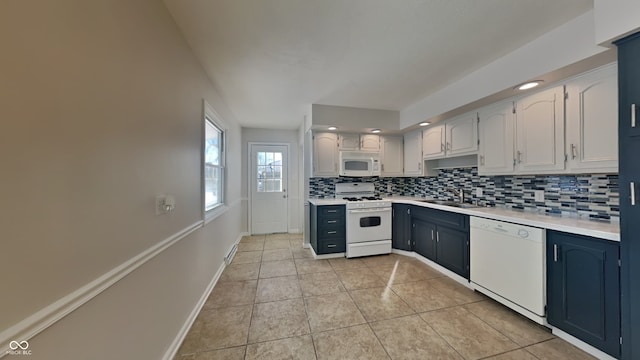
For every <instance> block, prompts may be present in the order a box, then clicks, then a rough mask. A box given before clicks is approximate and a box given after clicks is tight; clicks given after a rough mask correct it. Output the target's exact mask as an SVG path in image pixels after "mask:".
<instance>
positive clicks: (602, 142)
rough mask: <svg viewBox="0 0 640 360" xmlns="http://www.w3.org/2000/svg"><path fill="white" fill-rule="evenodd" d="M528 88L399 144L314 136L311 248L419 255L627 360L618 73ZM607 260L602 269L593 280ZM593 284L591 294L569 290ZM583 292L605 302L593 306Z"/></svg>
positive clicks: (321, 253)
mask: <svg viewBox="0 0 640 360" xmlns="http://www.w3.org/2000/svg"><path fill="white" fill-rule="evenodd" d="M530 89H531V90H530ZM530 89H527V91H524V92H523V93H524V94H523V95H520V94H518V95H516V96H514V97H512V98H508V99H505V100H502V101H499V102H497V103H494V104H488V105H486V106H484V107H482V108H478V109H477V110H475V111H474V110H472V111H471V112H467V113H465V114H462V115H458V116H454V117H452V118H451V119H445V120H444V121H442V122H439V123H437V124H435V125H431V124H429V123H427V122H423V123H421V124H419V125H418V126H419V128H418V129H417V130H413V131H409V132H406V133H404V134H401V135H397V134H393V133H391V134H385V131H384V130H382V129H376V130H373V131H370V132H369V133H361V134H357V133H355V134H354V133H340V128H339V127H337V126H331V127H326V126H325V127H318V129H317V130H314V131H312V132H311V134H307V135H308V137H309V136H310V137H311V141H313V145H314V146H313V158H312V164H309V165H308V167H307V168H310V169H313V176H312V177H309V179H308V182H309V203H310V204H311V205H310V219H309V226H310V227H309V231H308V232H306V233H308V234H309V239H305V241H307V240H308V241H309V243H310V245H311V248H312V249H313V251H314V257H315V258H317V259H322V258H332V257H344V256H346V257H347V258H357V257H360V256H368V255H378V254H387V253H391V252H395V253H399V254H403V255H406V256H411V257H416V258H418V259H419V260H421V261H423V262H424V263H426V264H428V265H430V266H432V267H434V268H436V269H438V270H440V271H442V272H443V273H445V274H447V275H449V276H450V277H451V278H453V279H455V280H457V281H459V282H460V283H462V284H465V285H467V286H469V287H470V288H473V289H475V290H476V291H480V292H482V293H484V294H486V295H488V296H490V297H492V298H494V299H495V300H496V301H498V302H500V303H502V304H504V305H506V306H508V307H510V308H511V309H513V310H515V311H516V312H519V313H520V314H522V315H524V316H526V317H528V318H530V319H531V320H533V321H535V322H537V323H539V324H543V325H548V326H549V327H551V328H552V329H553V332H554V334H558V336H560V337H562V338H564V339H567V340H568V341H570V342H572V343H574V344H579V345H580V347H582V348H583V349H588V350H590V352H591V353H592V354H593V355H595V356H597V357H598V358H608V357H607V356H613V357H618V356H619V355H620V353H619V348H620V343H619V338H620V333H619V329H620V324H619V313H620V308H619V305H616V306H614V307H611V306H612V304H619V303H620V299H619V295H617V294H619V281H618V276H619V275H618V274H619V271H618V264H619V256H618V252H619V249H618V242H619V230H618V229H619V210H618V209H619V195H618V176H617V172H618V168H617V166H618V161H617V157H618V146H617V137H618V131H617V129H618V128H617V120H618V119H617V114H618V104H617V99H618V97H617V67H616V64H615V63H610V64H605V65H603V66H600V67H598V68H596V69H594V70H590V71H588V72H585V73H580V74H578V75H576V76H573V77H570V78H567V79H563V80H561V81H560V82H557V83H553V84H549V85H546V86H544V88H543V89H542V90H537V89H536V90H532V89H533V87H532V88H530ZM514 91H517V90H514ZM317 107H318V108H320V109H321V110H320V111H318V112H317V113H316V112H313V115H314V119H315V118H320V122H321V123H322V121H323V120H324V119H323V118H322V116H323V111H324V112H327V111H331V112H332V116H331V118H332V119H336V118H340V117H336V116H335V113H336V112H339V111H344V112H345V113H346V112H348V114H349V115H347V116H354V117H355V116H357V115H358V114H357V112H358V109H340V108H330V109H327V107H328V106H326V105H322V106H320V105H318V106H317ZM315 108H316V106H315V105H314V106H313V107H312V110H315ZM367 111H372V110H367ZM565 114H566V115H565ZM326 121H329V120H328V119H327V120H326ZM328 129H333V130H329V131H328ZM565 131H566V134H565ZM372 132H373V133H375V134H371V133H372ZM413 139H417V143H418V146H415V144H414V141H413ZM416 159H418V160H417V161H416ZM407 170H408V171H407ZM403 171H404V172H403ZM407 174H408V175H407ZM547 174H548V175H547ZM318 175H319V176H318ZM392 204H393V205H392ZM425 208H427V209H430V210H425ZM328 212H332V213H333V214H329V213H328ZM432 224H433V225H432ZM438 224H439V225H438ZM581 241H582V242H581ZM589 243H592V246H593V247H592V248H589V247H587V245H586V244H589ZM576 246H577V248H575V247H576ZM580 246H584V247H585V248H583V249H582V252H581V251H579V250H581V249H580ZM572 247H574V248H572ZM601 248H605V249H607V248H610V249H609V250H607V253H608V257H607V258H606V261H605V262H604V267H602V266H603V265H602V264H601V263H599V262H595V263H592V265H591V268H592V270H587V268H589V266H590V265H589V264H590V262H589V261H592V260H591V259H589V258H588V256H587V255H588V254H589V253H590V252H596V251H601V250H600V249H601ZM576 249H577V250H576ZM577 253H580V255H577ZM585 256H586V257H585ZM565 257H567V258H566V259H565ZM583 257H584V258H583ZM559 259H560V260H559ZM574 259H575V260H574ZM575 262H577V263H575ZM558 264H559V265H558ZM568 264H571V265H568ZM569 266H571V267H575V268H571V267H569ZM584 272H587V273H588V274H590V275H589V276H590V277H587V278H588V279H589V281H592V284H593V286H594V287H593V288H592V289H589V288H588V287H587V286H584V285H585V283H583V282H580V284H582V286H583V287H582V288H580V287H576V286H578V285H574V284H573V283H571V282H572V281H582V280H580V276H581V274H582V273H584ZM547 274H548V277H547ZM560 274H564V275H562V276H561V275H560ZM584 276H586V275H584ZM565 277H566V278H565ZM560 279H561V280H560ZM598 279H599V280H598ZM560 294H564V295H560ZM568 294H571V295H568ZM584 294H590V296H592V297H594V298H598V299H602V301H601V302H594V303H590V304H589V305H585V304H583V303H582V301H583V299H582V297H583V296H584ZM556 304H557V305H556ZM586 306H589V307H588V308H586ZM578 309H579V310H578ZM600 318H602V319H605V320H604V321H603V322H598V321H596V320H594V319H600ZM596 323H597V324H598V325H595V324H596ZM588 326H592V327H591V328H588ZM565 331H567V332H568V333H567V332H565ZM611 331H613V332H611ZM607 332H609V333H607ZM578 338H579V339H583V341H581V340H578ZM576 340H577V341H576ZM587 342H589V343H590V344H591V345H595V346H597V347H598V348H597V349H596V348H595V347H593V346H591V345H589V344H588V343H587ZM601 350H603V351H605V352H606V353H604V352H601Z"/></svg>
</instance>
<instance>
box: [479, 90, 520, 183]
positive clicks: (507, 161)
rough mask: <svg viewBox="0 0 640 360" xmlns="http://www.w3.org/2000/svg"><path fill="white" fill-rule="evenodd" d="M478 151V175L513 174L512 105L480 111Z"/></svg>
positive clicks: (499, 105)
mask: <svg viewBox="0 0 640 360" xmlns="http://www.w3.org/2000/svg"><path fill="white" fill-rule="evenodd" d="M479 116H480V124H479V127H480V151H479V155H478V174H480V175H503V174H511V173H513V166H514V157H513V144H514V141H513V140H514V137H515V132H514V129H515V126H514V121H515V119H514V116H513V103H511V102H508V103H503V104H498V105H496V106H491V107H487V108H485V109H482V110H480V113H479Z"/></svg>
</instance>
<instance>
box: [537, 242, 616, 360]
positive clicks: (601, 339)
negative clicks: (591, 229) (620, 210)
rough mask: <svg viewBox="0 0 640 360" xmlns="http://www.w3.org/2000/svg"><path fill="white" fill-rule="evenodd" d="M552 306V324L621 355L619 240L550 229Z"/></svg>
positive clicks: (549, 301) (549, 306)
mask: <svg viewBox="0 0 640 360" xmlns="http://www.w3.org/2000/svg"><path fill="white" fill-rule="evenodd" d="M547 309H548V314H547V320H548V321H549V324H551V325H553V326H555V327H557V328H559V329H561V330H563V331H565V332H567V333H569V334H571V335H573V336H575V337H577V338H578V339H581V340H582V341H584V342H586V343H588V344H591V345H593V346H594V347H596V348H598V349H600V350H602V351H604V352H606V353H608V354H610V355H612V356H618V355H619V353H620V340H619V339H620V284H619V268H618V243H615V242H611V241H606V240H598V239H593V238H589V237H585V236H580V235H574V234H566V233H561V232H556V231H549V232H548V242H547Z"/></svg>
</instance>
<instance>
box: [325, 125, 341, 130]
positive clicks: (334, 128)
mask: <svg viewBox="0 0 640 360" xmlns="http://www.w3.org/2000/svg"><path fill="white" fill-rule="evenodd" d="M327 129H329V130H336V129H338V128H337V127H335V126H329V127H328V128H327Z"/></svg>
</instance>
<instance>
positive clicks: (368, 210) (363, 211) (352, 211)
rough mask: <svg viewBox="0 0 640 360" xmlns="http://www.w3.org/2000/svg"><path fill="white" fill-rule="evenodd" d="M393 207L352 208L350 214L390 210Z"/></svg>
mask: <svg viewBox="0 0 640 360" xmlns="http://www.w3.org/2000/svg"><path fill="white" fill-rule="evenodd" d="M390 211H391V208H374V209H352V210H349V214H363V213H373V212H390Z"/></svg>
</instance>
